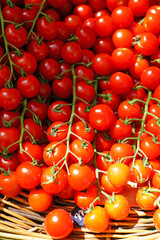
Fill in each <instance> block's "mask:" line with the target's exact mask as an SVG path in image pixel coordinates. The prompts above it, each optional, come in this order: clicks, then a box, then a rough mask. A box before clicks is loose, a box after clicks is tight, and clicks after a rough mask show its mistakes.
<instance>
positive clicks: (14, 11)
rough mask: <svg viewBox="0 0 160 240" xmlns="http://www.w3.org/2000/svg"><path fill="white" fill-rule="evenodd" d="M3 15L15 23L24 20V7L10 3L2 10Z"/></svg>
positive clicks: (5, 18)
mask: <svg viewBox="0 0 160 240" xmlns="http://www.w3.org/2000/svg"><path fill="white" fill-rule="evenodd" d="M2 15H3V19H4V20H7V21H10V22H15V23H21V22H22V9H21V8H19V7H18V6H16V5H13V6H12V7H11V6H9V5H7V6H5V7H4V8H3V10H2Z"/></svg>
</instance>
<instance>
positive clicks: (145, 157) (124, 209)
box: [0, 0, 160, 239]
mask: <svg viewBox="0 0 160 240" xmlns="http://www.w3.org/2000/svg"><path fill="white" fill-rule="evenodd" d="M0 19H1V20H0V23H1V25H0V153H1V156H0V193H1V194H3V195H6V196H8V197H15V196H17V195H18V194H19V193H20V192H21V190H25V191H27V192H28V202H29V204H30V206H31V207H32V208H33V209H34V210H35V211H38V212H43V211H46V210H48V209H49V208H50V206H51V204H52V202H53V196H56V197H58V198H62V199H74V201H75V204H76V205H77V206H78V207H79V208H81V209H82V210H84V211H85V213H86V215H85V217H84V224H85V226H86V227H87V228H88V229H90V230H91V231H93V232H96V233H100V232H103V231H105V230H106V229H107V227H108V225H109V221H110V219H111V220H112V219H113V220H124V219H125V218H126V217H127V216H128V215H129V212H130V207H131V206H132V201H131V200H130V199H129V196H130V194H131V192H132V188H128V189H129V190H128V192H127V194H124V192H126V189H127V186H128V185H130V184H133V183H134V184H136V186H137V189H136V194H135V196H134V197H135V200H136V204H137V205H138V206H139V207H140V208H142V209H143V210H155V209H156V208H157V209H156V211H155V213H154V216H153V221H154V224H155V228H156V229H158V230H160V221H159V220H160V210H159V209H158V206H159V202H160V48H159V45H160V25H159V22H160V5H159V1H158V0H121V1H118V0H24V1H21V0H1V3H0ZM44 227H45V230H46V232H47V234H49V235H50V236H52V237H53V238H55V239H61V238H65V237H67V236H68V235H69V234H70V233H71V232H72V230H73V221H72V218H71V216H70V214H69V213H68V212H66V211H65V210H62V209H53V210H52V211H49V212H48V214H47V215H46V218H45V222H44Z"/></svg>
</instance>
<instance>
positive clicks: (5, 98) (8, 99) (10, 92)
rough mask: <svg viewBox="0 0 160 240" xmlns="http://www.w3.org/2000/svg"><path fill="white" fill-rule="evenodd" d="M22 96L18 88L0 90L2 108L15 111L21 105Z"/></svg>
mask: <svg viewBox="0 0 160 240" xmlns="http://www.w3.org/2000/svg"><path fill="white" fill-rule="evenodd" d="M20 101H21V95H20V92H19V91H18V90H17V89H16V88H1V89H0V106H1V107H2V108H4V109H5V110H13V109H15V108H16V107H18V105H19V104H20Z"/></svg>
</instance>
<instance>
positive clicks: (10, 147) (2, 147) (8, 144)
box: [0, 127, 20, 153]
mask: <svg viewBox="0 0 160 240" xmlns="http://www.w3.org/2000/svg"><path fill="white" fill-rule="evenodd" d="M19 138H20V131H19V130H18V129H17V128H15V127H10V128H7V127H1V128H0V151H1V152H2V153H3V152H4V151H7V153H12V152H14V151H15V150H17V148H18V146H19V142H18V141H19Z"/></svg>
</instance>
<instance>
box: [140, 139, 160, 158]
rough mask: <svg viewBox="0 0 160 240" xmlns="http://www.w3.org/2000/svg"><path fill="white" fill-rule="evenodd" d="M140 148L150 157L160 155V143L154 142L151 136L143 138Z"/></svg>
mask: <svg viewBox="0 0 160 240" xmlns="http://www.w3.org/2000/svg"><path fill="white" fill-rule="evenodd" d="M140 148H141V150H142V151H143V152H144V153H145V154H146V156H147V157H148V158H149V159H154V158H157V157H158V156H159V155H160V145H159V144H157V143H155V142H153V140H152V137H150V136H149V137H146V138H144V139H142V140H141V143H140Z"/></svg>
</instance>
